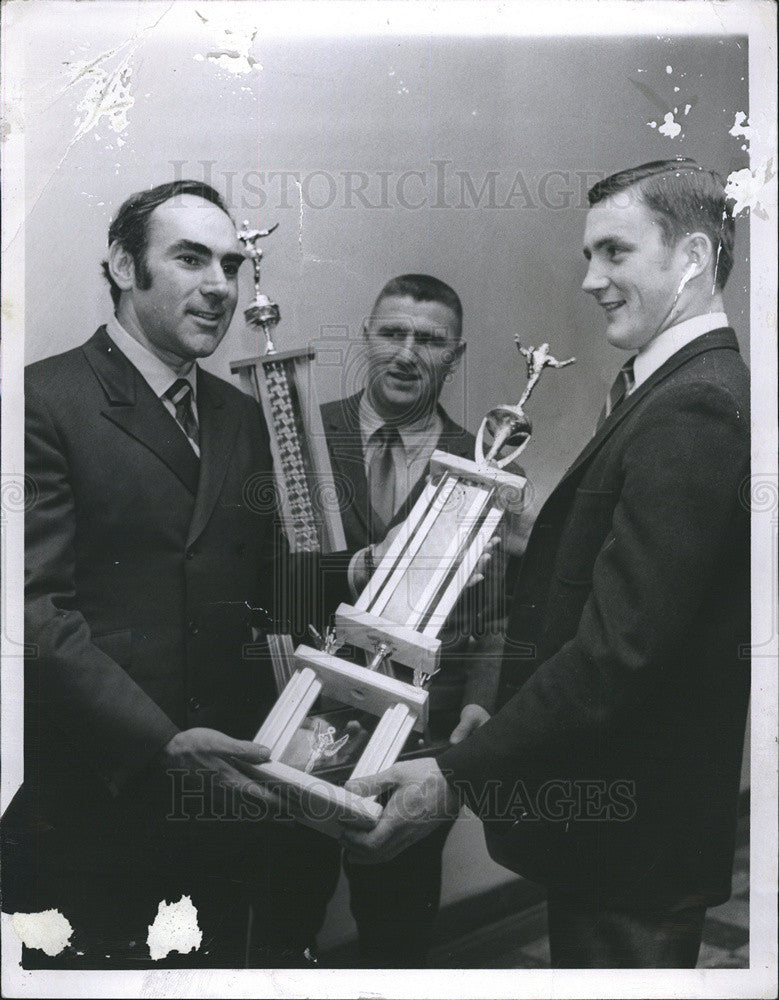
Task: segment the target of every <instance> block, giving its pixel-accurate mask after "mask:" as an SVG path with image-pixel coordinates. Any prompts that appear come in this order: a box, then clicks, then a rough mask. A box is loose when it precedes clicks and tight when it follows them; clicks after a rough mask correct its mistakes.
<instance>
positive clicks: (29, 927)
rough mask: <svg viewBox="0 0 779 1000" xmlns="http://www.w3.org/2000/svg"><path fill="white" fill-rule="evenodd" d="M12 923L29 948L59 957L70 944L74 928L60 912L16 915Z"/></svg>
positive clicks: (49, 911) (46, 911)
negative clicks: (38, 949)
mask: <svg viewBox="0 0 779 1000" xmlns="http://www.w3.org/2000/svg"><path fill="white" fill-rule="evenodd" d="M11 923H12V924H13V928H14V930H15V931H16V933H17V934H18V935H19V937H20V939H21V942H22V944H23V945H25V946H26V947H27V948H40V950H41V951H44V952H46V954H47V955H49V956H51V957H54V955H59V953H60V952H61V951H63V950H64V949H65V948H66V947H67V946H68V945H69V944H70V939H71V937H72V936H73V928H72V927H71V925H70V921H69V920H68V919H67V917H63V915H62V914H61V913H60V911H59V910H42V911H41V912H40V913H14V914H12V915H11Z"/></svg>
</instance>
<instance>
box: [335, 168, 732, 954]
mask: <svg viewBox="0 0 779 1000" xmlns="http://www.w3.org/2000/svg"><path fill="white" fill-rule="evenodd" d="M589 202H590V209H589V212H588V214H587V220H586V225H585V232H584V256H585V259H586V261H587V273H586V276H585V278H584V282H583V285H582V287H583V289H584V290H585V291H586V292H587V293H588V294H590V295H592V296H593V298H594V299H595V300H596V302H597V303H598V305H599V306H600V308H601V309H602V310H603V313H604V320H605V324H606V339H607V340H608V342H609V343H610V344H611V345H612V346H614V347H615V348H617V349H618V350H619V351H621V352H623V362H624V363H623V365H622V368H621V370H620V372H619V374H618V376H617V379H616V381H615V383H614V386H613V387H612V390H611V392H610V393H609V397H608V399H607V401H606V403H605V406H604V410H603V415H602V419H601V421H600V422H599V426H598V428H597V430H596V432H595V435H594V437H593V438H592V439H591V440H590V441H588V442H587V443H585V444H584V447H583V450H582V451H581V453H580V454H579V456H578V457H577V458H576V460H575V461H574V463H573V464H572V465H571V467H570V468H569V469H568V471H567V472H566V473H565V475H564V476H563V478H562V480H561V481H560V483H559V484H558V486H557V487H556V488H555V490H554V491H553V492H552V494H551V496H550V497H549V499H548V500H547V502H546V503H545V505H544V506H543V507H542V509H541V511H540V513H539V515H538V518H537V520H536V522H535V524H534V527H533V530H532V532H531V535H530V539H529V541H528V545H527V550H526V552H525V555H524V557H523V560H522V564H521V567H520V570H519V574H518V576H517V579H516V583H515V585H514V589H513V598H512V607H511V610H510V613H509V618H508V626H507V632H506V644H505V651H504V655H503V663H502V673H501V690H500V693H499V703H500V704H501V705H502V707H501V708H500V709H499V711H498V712H497V713H496V714H495V715H493V716H492V718H491V719H490V720H489V721H488V722H486V723H485V724H484V725H483V726H481V727H480V728H479V729H477V730H476V731H475V732H474V733H472V734H471V735H470V736H469V738H468V739H467V740H465V741H463V742H462V743H459V744H457V745H456V746H453V747H452V748H451V749H449V750H447V751H445V752H444V753H443V754H442V755H441V756H440V757H439V758H438V760H437V761H436V760H432V759H421V760H416V761H409V762H402V763H398V764H396V765H395V766H394V767H392V768H390V769H389V770H387V771H386V772H384V773H383V774H381V775H378V776H375V777H373V778H366V779H364V780H363V781H362V782H359V783H358V782H355V783H354V787H355V790H359V791H361V792H362V793H363V794H376V793H378V792H381V791H384V790H390V789H391V790H393V795H392V797H391V798H390V799H389V802H388V804H387V806H386V808H385V810H384V813H383V815H382V817H381V820H380V822H379V824H378V826H377V827H376V828H375V829H374V830H372V831H369V832H364V831H358V830H356V829H353V828H348V829H345V831H344V834H343V839H344V842H345V844H346V845H347V847H348V850H349V851H350V853H351V856H352V857H353V858H354V859H355V860H357V859H359V860H362V861H363V862H365V863H370V862H375V861H382V862H384V861H386V860H387V859H388V858H390V857H392V856H393V855H394V854H396V853H397V852H398V851H400V850H403V849H404V848H407V847H408V845H409V844H412V843H414V842H416V841H417V840H419V839H420V838H421V837H423V836H428V835H429V834H430V832H431V831H432V830H434V829H435V828H436V827H437V826H439V825H441V824H442V823H445V822H448V821H449V818H450V817H451V816H452V815H454V814H456V812H457V810H458V808H459V806H460V804H461V803H462V802H466V803H468V804H469V805H470V807H471V808H472V809H473V810H474V811H475V812H477V814H479V815H480V816H481V818H482V820H483V822H484V823H485V827H486V833H487V840H488V846H489V848H490V851H491V853H492V855H493V857H494V858H496V859H497V860H499V861H500V862H501V863H502V864H504V865H506V866H507V867H509V868H511V869H512V870H513V871H516V872H518V873H521V874H523V875H525V876H527V877H529V878H531V879H533V880H535V881H538V882H540V883H542V884H544V885H546V887H547V891H548V903H549V940H550V949H551V960H552V965H553V966H556V967H600V968H609V967H611V968H615V967H627V968H635V967H668V968H674V967H694V966H695V964H696V961H697V957H698V951H699V948H700V942H701V932H702V926H703V920H704V916H705V913H706V909H707V907H709V906H714V905H717V904H719V903H723V902H725V901H726V900H727V899H728V897H729V895H730V880H731V871H732V863H733V854H734V842H735V830H736V815H737V796H738V790H739V779H740V770H741V756H742V748H743V740H744V730H745V723H746V715H747V707H748V699H749V684H750V669H749V660H748V654H747V653H745V652H744V650H747V649H748V645H747V644H748V643H749V637H750V602H749V514H748V510H747V506H746V504H745V503H743V502H742V499H741V498H742V489H743V487H744V485H745V483H746V482H747V481H748V477H749V474H750V416H749V412H750V411H749V402H750V398H749V374H748V371H747V369H746V366H745V365H744V362H743V361H742V359H741V356H740V354H739V351H738V344H737V341H736V338H735V334H734V332H733V330H732V329H731V328H730V326H729V324H728V320H727V316H726V314H725V307H724V303H723V296H722V292H723V288H724V286H725V283H726V281H727V278H728V274H729V273H730V270H731V267H732V263H733V240H734V223H733V219H732V216H731V213H730V211H729V208H728V205H727V202H726V196H725V190H724V186H723V183H722V181H721V179H720V178H719V177H718V175H717V174H715V173H713V172H710V171H708V170H704V169H702V168H701V167H700V166H699V165H698V164H697V163H695V162H694V161H692V160H689V159H680V160H663V161H657V162H653V163H648V164H644V165H642V166H639V167H635V168H632V169H628V170H623V171H620V172H619V173H617V174H614V175H613V176H611V177H608V178H606V179H605V180H603V181H600V182H599V183H597V184H596V185H595V186H594V187H593V188H592V189H591V190H590V192H589ZM520 644H523V645H522V646H521V647H520ZM527 644H532V646H533V648H534V650H535V652H534V655H533V657H532V658H530V659H528V658H527V656H526V655H525V656H524V657H523V656H522V655H521V654H520V650H526V649H527Z"/></svg>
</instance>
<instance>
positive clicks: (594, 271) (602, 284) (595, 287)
mask: <svg viewBox="0 0 779 1000" xmlns="http://www.w3.org/2000/svg"><path fill="white" fill-rule="evenodd" d="M608 283H609V279H608V278H607V277H606V275H605V274H604V273H603V271H602V270H601V268H600V265H599V264H597V263H596V262H595V261H594V260H591V261H590V262H589V264H588V265H587V273H586V274H585V276H584V281H582V290H583V291H585V292H589V293H590V294H591V295H594V294H595V293H596V292H600V291H602V290H603V289H604V288H606V287H607V286H608Z"/></svg>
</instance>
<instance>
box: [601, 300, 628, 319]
mask: <svg viewBox="0 0 779 1000" xmlns="http://www.w3.org/2000/svg"><path fill="white" fill-rule="evenodd" d="M599 305H600V306H601V308H602V309H603V310H604V311H605V313H606V315H607V316H610V315H613V314H614V313H615V312H616V311H617V309H621V308H622V306H624V305H625V300H624V299H620V300H619V301H618V302H601V303H599Z"/></svg>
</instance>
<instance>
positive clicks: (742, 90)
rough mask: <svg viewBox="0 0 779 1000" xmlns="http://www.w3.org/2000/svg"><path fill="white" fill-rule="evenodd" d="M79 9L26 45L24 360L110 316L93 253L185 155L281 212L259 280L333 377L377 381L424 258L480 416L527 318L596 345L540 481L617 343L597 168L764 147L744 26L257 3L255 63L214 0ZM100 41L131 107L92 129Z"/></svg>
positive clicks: (580, 437) (563, 402)
mask: <svg viewBox="0 0 779 1000" xmlns="http://www.w3.org/2000/svg"><path fill="white" fill-rule="evenodd" d="M242 6H244V7H245V8H246V7H247V5H242ZM74 7H77V5H73V4H71V5H67V6H66V7H65V8H64V9H63V8H61V7H60V5H58V4H57V3H51V4H48V5H45V8H46V9H47V10H50V11H51V13H50V14H49V15H48V16H47V17H46V18H45V19H42V21H41V31H40V32H39V34H38V37H37V39H36V42H35V45H34V47H33V46H30V51H29V52H28V54H27V55H28V72H29V73H30V75H31V80H32V86H31V94H30V100H29V102H28V109H27V113H26V116H25V118H26V120H25V130H26V136H27V140H28V141H27V146H26V150H27V153H26V155H27V163H26V173H27V203H28V206H29V209H28V214H27V229H26V253H27V261H28V267H27V275H26V280H27V287H26V309H27V343H26V357H27V360H28V361H32V360H35V359H37V358H40V357H43V356H46V355H48V354H52V353H55V352H57V351H60V350H64V349H66V348H68V347H72V346H74V345H76V344H78V343H80V342H82V341H83V340H85V339H86V337H87V336H89V335H90V334H91V333H92V332H93V330H94V329H95V328H96V327H97V325H98V324H99V323H100V322H102V321H103V320H104V318H105V316H106V313H107V310H108V309H109V308H110V302H109V298H108V295H107V293H106V290H105V289H104V287H103V284H102V281H101V279H100V277H99V273H98V265H99V262H100V259H101V254H102V253H103V252H104V245H105V238H106V232H107V229H108V224H109V221H110V218H111V216H112V214H113V213H114V212H115V211H116V209H117V208H118V205H119V204H120V203H121V201H122V200H123V199H124V197H126V196H127V195H128V194H129V193H130V192H132V191H135V190H138V189H140V188H142V187H145V186H150V185H153V184H155V183H160V182H162V181H166V180H170V179H172V178H174V177H176V176H191V177H194V178H196V179H206V180H211V181H213V183H214V184H215V185H216V186H217V187H218V188H220V189H221V190H222V191H224V192H226V193H227V195H228V197H229V198H230V201H231V205H232V208H233V211H234V214H235V217H236V219H237V220H238V221H242V220H243V219H244V218H247V219H249V220H250V222H251V224H252V226H258V227H260V228H265V227H267V226H269V225H271V224H273V223H274V222H279V223H280V226H279V229H278V231H277V232H276V233H274V234H273V235H272V236H271V237H270V238H268V239H267V240H265V241H264V244H263V246H264V250H265V261H264V267H263V289H264V290H265V291H266V292H267V293H268V294H270V295H271V296H272V297H273V298H274V299H275V300H276V301H277V302H278V303H279V305H280V308H281V312H282V317H283V318H282V323H281V326H280V328H279V331H278V343H279V344H281V345H283V346H285V347H286V346H289V347H292V346H299V345H302V344H304V343H314V344H315V345H316V346H317V347H318V348H319V349H320V356H321V364H320V367H319V371H318V378H317V381H318V389H319V396H320V399H321V400H327V399H331V398H334V397H336V396H338V395H339V394H341V393H345V392H349V391H353V390H354V389H356V388H358V387H359V383H360V380H361V375H362V370H363V369H362V365H361V363H360V352H359V334H360V324H361V321H362V319H363V317H364V316H365V314H366V312H367V311H368V310H369V309H370V306H371V303H372V301H373V298H374V297H375V295H376V293H377V292H378V290H379V288H380V287H381V286H382V284H383V283H384V282H385V281H386V280H387V278H389V277H391V276H393V275H395V274H398V273H403V272H407V271H425V272H430V273H432V274H435V275H437V276H438V277H440V278H442V279H444V280H445V281H447V282H449V283H450V284H451V285H452V286H453V287H454V288H455V289H456V290H457V291H458V292H459V294H460V296H461V298H462V300H463V305H464V309H465V336H466V339H467V341H468V349H467V353H466V356H465V359H464V363H463V365H462V366H461V368H460V369H459V371H458V372H457V374H456V375H455V376H454V378H453V380H452V384H451V385H450V386H449V387H447V390H446V395H445V401H446V403H447V406H448V408H449V409H450V412H451V413H452V416H453V417H454V418H455V419H458V420H460V421H461V422H463V423H464V424H465V425H466V426H467V427H469V428H470V429H471V430H475V429H476V428H477V426H478V424H479V421H480V419H481V417H482V415H483V414H484V412H485V411H486V410H487V409H488V408H489V407H490V406H492V405H494V404H495V403H498V402H503V401H509V402H516V400H517V398H518V397H519V394H520V392H521V390H522V388H523V387H524V382H525V373H524V363H522V364H520V363H519V362H520V359H519V358H518V356H517V353H516V350H515V348H514V345H513V338H514V335H515V334H518V335H519V336H520V337H521V339H522V341H523V342H524V343H525V344H528V343H531V344H538V343H540V342H541V341H544V340H546V341H549V342H550V344H551V345H552V350H553V353H555V355H556V356H557V357H558V358H562V357H569V356H571V355H575V356H576V357H577V359H578V361H577V365H576V366H575V367H574V368H570V369H567V370H565V371H564V372H559V373H556V372H549V373H547V374H545V376H544V378H543V379H542V381H541V382H540V383H539V385H538V387H537V388H536V390H535V393H534V396H533V399H532V401H531V403H530V405H529V407H528V412H529V414H530V415H531V417H532V419H533V423H534V427H535V433H534V439H533V442H532V444H531V446H530V447H529V448H528V449H527V450H526V451H525V455H524V459H525V462H526V465H527V468H528V471H529V472H530V474H531V476H532V478H533V480H534V482H535V484H536V486H537V490H538V493H539V495H540V496H541V497H543V496H545V495H546V493H547V492H548V491H549V489H550V488H551V486H552V485H553V484H554V482H555V481H556V479H557V478H558V476H559V474H560V472H561V471H562V470H563V469H564V468H565V467H566V466H567V464H568V463H569V462H570V461H571V460H572V459H573V457H574V456H575V455H576V453H577V452H578V451H579V449H580V447H581V445H582V443H583V441H584V439H585V438H586V437H587V436H588V434H589V433H590V432H591V429H592V427H593V425H594V422H595V420H596V418H597V414H598V412H599V409H600V406H601V401H602V399H603V396H604V393H605V392H606V391H607V389H608V386H609V385H610V383H611V380H612V378H613V373H614V372H615V371H616V369H617V368H618V367H619V365H620V364H621V362H622V358H621V356H620V355H618V353H617V352H615V351H614V350H613V349H611V348H609V347H608V345H606V343H605V341H604V337H603V328H604V323H603V318H602V316H601V312H600V309H599V308H598V307H597V306H596V305H595V304H594V303H593V302H591V301H590V300H589V297H588V296H585V295H584V293H583V292H582V291H581V289H580V284H581V280H582V278H583V276H584V260H583V257H582V254H581V238H582V232H583V226H584V217H585V214H586V208H585V206H586V188H587V187H588V186H589V184H591V183H593V182H594V180H596V179H597V178H598V177H599V176H604V175H605V174H608V173H611V172H613V171H614V170H617V169H620V168H622V167H625V166H630V165H634V164H636V163H641V162H644V161H646V160H651V159H657V158H661V157H671V156H676V155H687V156H694V157H695V158H696V159H698V160H699V162H700V163H702V164H705V165H707V166H711V167H713V168H716V169H717V170H719V171H720V172H721V173H722V174H723V176H726V175H727V174H728V173H729V172H730V171H732V170H735V169H738V168H741V167H743V166H745V165H746V164H747V162H748V158H747V154H746V152H744V151H743V150H742V148H741V147H742V144H743V141H744V140H743V139H741V138H737V137H733V136H731V135H729V129H730V128H731V127H732V126H733V123H734V119H735V114H736V112H739V111H742V112H744V113H747V112H748V110H749V109H748V103H747V83H746V78H747V51H746V40H745V39H743V38H728V39H721V38H706V39H686V38H678V37H677V38H663V37H660V38H657V37H655V36H643V37H640V38H637V37H633V38H612V39H603V38H601V39H598V38H595V37H593V38H569V39H564V38H556V39H549V38H533V39H527V38H525V39H523V38H515V39H510V38H478V37H464V38H448V37H447V38H444V37H439V38H426V37H405V38H400V37H397V38H393V37H389V38H382V39H376V38H367V37H366V38H339V37H336V36H334V37H332V38H283V39H278V38H276V39H274V38H270V37H265V36H264V35H263V32H262V19H261V17H260V13H261V7H262V5H259V8H258V14H257V21H256V25H255V26H256V27H257V29H258V30H257V35H256V37H255V39H254V42H253V44H252V45H251V48H250V50H249V51H250V54H251V55H252V56H253V58H254V59H256V60H257V61H258V63H259V64H260V65H261V68H259V67H257V68H254V69H250V70H249V71H248V72H245V73H243V74H234V73H232V72H230V71H228V70H225V69H223V68H221V66H219V65H216V64H214V63H212V62H209V61H208V58H207V55H208V53H209V52H215V51H219V50H220V48H224V45H223V44H222V43H223V42H224V40H225V38H226V37H228V36H219V35H218V33H216V30H215V28H214V27H213V25H211V24H210V23H209V24H208V25H206V24H203V22H202V19H201V17H202V15H205V16H207V17H208V16H211V13H212V11H214V5H213V4H212V5H206V6H203V7H202V8H200V7H197V5H196V7H195V8H192V7H189V6H188V5H185V6H184V8H183V9H182V11H181V12H180V16H178V17H176V18H175V19H170V20H168V19H167V18H163V19H162V20H161V21H160V22H159V23H158V24H157V26H156V27H153V28H151V29H148V30H145V29H146V26H147V25H148V24H151V23H152V22H153V20H154V18H152V17H151V16H150V15H146V17H145V19H144V18H143V17H142V13H139V12H138V8H136V6H135V5H134V4H126V5H125V4H117V3H113V4H109V5H108V6H107V8H103V9H102V16H101V8H100V7H99V6H98V7H97V8H96V9H95V8H94V7H93V9H92V10H91V11H90V12H89V16H85V15H82V16H81V17H79V18H78V19H77V27H78V30H74V27H75V25H74V21H73V18H74V16H75V15H74ZM123 8H126V15H125V16H123V15H122V9H123ZM218 8H219V5H216V9H217V10H218ZM200 10H202V15H201V16H200V17H199V16H198V14H197V12H196V11H200ZM130 12H133V13H132V16H130ZM131 32H136V34H135V36H132V35H131ZM128 38H129V39H130V41H129V42H128ZM232 44H233V45H235V40H233V43H232ZM121 45H124V47H123V48H119V49H118V51H117V48H118V47H119V46H121ZM101 56H103V57H104V59H103V61H102V62H100V63H99V64H98V68H99V69H103V70H105V71H106V72H107V73H108V72H112V71H116V69H117V68H118V66H119V63H120V61H121V60H122V59H126V60H127V65H126V69H127V70H128V71H129V74H130V75H129V82H128V88H127V89H128V91H129V93H130V95H131V98H132V99H133V100H134V103H133V104H132V106H131V107H129V109H128V111H127V122H128V125H127V128H126V129H125V130H124V131H122V132H121V133H117V132H116V131H114V130H113V129H112V128H111V126H110V120H109V119H108V118H106V117H104V118H102V119H100V120H98V122H97V124H96V125H95V127H94V128H93V129H92V130H91V131H89V132H87V133H86V134H85V135H84V136H83V137H82V138H80V139H78V140H77V141H75V142H74V141H73V139H74V135H75V133H76V129H75V126H74V123H75V122H77V121H82V120H83V118H84V112H83V110H80V109H79V102H81V101H82V100H83V98H84V96H85V94H86V92H87V89H88V86H89V78H88V77H87V78H85V77H84V76H82V77H81V78H79V79H78V80H76V82H74V83H72V84H70V85H67V84H68V81H69V79H70V77H71V75H72V73H73V64H74V63H77V62H84V63H86V62H89V61H90V60H92V61H94V60H96V59H98V58H99V57H101ZM233 61H235V60H233ZM68 64H70V65H68ZM668 67H670V69H671V72H668ZM675 88H679V89H678V90H675ZM687 104H690V105H691V108H690V110H689V112H688V114H686V115H685V114H684V109H685V105H687ZM674 107H676V108H678V113H677V114H676V115H675V120H677V121H678V122H679V123H681V125H682V133H681V134H680V135H679V136H677V137H675V138H671V137H669V136H667V135H661V134H659V132H658V128H657V127H655V128H652V127H651V126H650V125H649V124H648V123H649V122H655V124H656V126H661V125H662V124H663V118H664V113H663V111H662V110H661V109H662V108H665V110H666V111H672V109H673V108H674ZM273 171H287V172H297V175H298V176H297V178H294V177H286V178H283V179H282V178H279V177H275V178H274V177H272V176H271V174H272V172H273ZM350 171H351V172H352V173H353V175H354V176H353V177H352V178H348V177H347V176H345V175H346V174H347V173H348V172H350ZM409 171H416V172H417V173H415V174H407V176H406V177H405V179H404V178H403V175H404V174H405V173H406V172H409ZM382 174H383V175H382ZM490 174H492V184H493V186H494V194H493V196H492V197H491V195H490V188H489V184H490ZM260 175H262V176H260ZM460 175H464V176H460ZM442 176H443V177H444V183H443V184H441V183H440V181H441V177H442ZM296 181H297V183H296ZM485 181H486V187H485V186H484V185H485ZM298 183H299V186H298ZM469 184H470V187H469ZM361 185H362V191H361V192H360V186H361ZM382 185H384V190H385V192H386V195H385V196H383V195H382ZM512 188H513V197H511V196H512ZM258 190H259V191H261V192H262V193H261V194H258ZM349 190H351V194H350V193H349ZM361 199H364V200H365V201H366V202H367V203H368V204H367V205H366V204H364V203H363V201H362V200H361ZM261 201H264V204H262V207H258V206H259V205H260V202H261ZM422 202H425V204H424V205H422V207H411V206H416V205H419V204H420V203H422ZM555 206H560V207H555ZM747 254H748V233H747V227H746V225H745V224H744V223H742V225H741V227H740V231H739V235H738V245H737V264H736V268H735V270H734V273H733V275H732V277H731V280H730V283H729V286H728V289H727V298H728V308H729V312H730V314H731V319H732V322H733V323H734V325H735V326H736V329H737V331H738V333H739V336H740V337H741V340H742V345H743V346H744V348H745V350H746V348H747V347H748V344H747V337H748V295H747V293H746V283H747V275H748V269H747V266H746V263H745V260H746V257H747ZM242 280H243V287H244V289H245V291H244V294H243V304H242V306H241V307H240V308H239V310H238V311H237V312H236V317H235V319H234V321H233V325H232V328H231V331H230V332H229V334H228V336H227V337H226V339H225V341H224V342H223V344H222V346H221V347H220V349H219V350H218V351H217V353H216V354H215V355H214V357H213V358H212V359H211V360H210V361H209V362H208V363H207V367H209V368H211V369H212V370H213V371H215V372H217V373H218V374H222V375H228V373H229V368H228V363H229V361H230V360H231V359H235V358H238V357H245V356H247V355H251V354H254V353H257V349H258V345H257V342H256V336H255V335H254V334H253V333H252V332H250V331H247V330H246V329H245V327H244V323H243V316H242V311H241V310H242V308H243V305H245V304H248V301H249V299H250V297H251V281H250V269H249V267H248V265H245V266H244V273H243V275H242Z"/></svg>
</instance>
